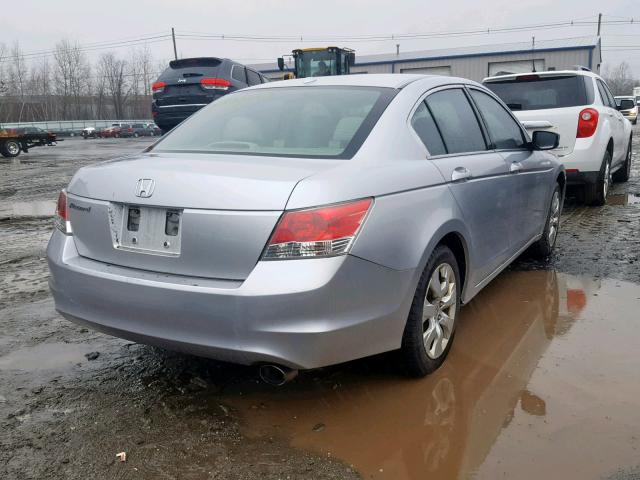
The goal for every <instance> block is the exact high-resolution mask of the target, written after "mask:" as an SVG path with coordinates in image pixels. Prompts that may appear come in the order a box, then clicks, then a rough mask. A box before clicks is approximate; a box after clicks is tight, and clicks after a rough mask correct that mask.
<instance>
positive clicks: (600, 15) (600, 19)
mask: <svg viewBox="0 0 640 480" xmlns="http://www.w3.org/2000/svg"><path fill="white" fill-rule="evenodd" d="M601 24H602V14H601V13H599V14H598V36H600V25H601Z"/></svg>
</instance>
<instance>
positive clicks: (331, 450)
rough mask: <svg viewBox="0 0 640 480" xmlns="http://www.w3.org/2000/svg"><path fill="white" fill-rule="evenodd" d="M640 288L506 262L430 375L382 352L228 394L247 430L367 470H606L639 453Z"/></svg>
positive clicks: (382, 473) (439, 473)
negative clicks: (397, 364)
mask: <svg viewBox="0 0 640 480" xmlns="http://www.w3.org/2000/svg"><path fill="white" fill-rule="evenodd" d="M639 298H640V288H638V286H635V285H632V284H628V283H625V282H618V281H614V280H602V281H599V280H591V279H585V278H578V277H573V276H569V275H564V274H556V273H554V272H548V271H533V272H507V273H505V274H503V275H501V276H500V277H498V278H497V279H496V280H495V281H494V282H493V283H492V284H491V285H490V286H489V287H487V288H486V289H485V290H484V291H483V292H482V293H481V294H480V295H479V296H478V297H477V298H476V299H475V300H473V301H472V302H471V303H470V304H469V305H468V306H467V307H465V308H464V309H463V310H462V316H461V321H460V324H459V326H458V331H457V333H456V336H457V339H456V341H455V343H454V345H453V349H452V351H451V353H450V355H449V357H448V359H447V360H446V362H445V363H444V365H443V367H442V368H440V369H439V370H438V371H437V372H435V373H434V374H432V375H431V376H429V377H427V378H424V379H417V380H413V379H406V378H403V377H401V376H399V375H398V374H397V372H395V371H393V370H392V369H391V368H390V367H387V365H386V364H387V363H391V362H388V359H389V357H388V356H385V355H382V356H379V357H377V358H374V359H365V360H362V361H357V362H351V363H349V364H345V365H342V366H337V367H331V368H327V369H323V370H319V371H316V372H307V373H305V374H303V375H301V376H300V377H299V379H298V380H296V381H294V382H293V383H291V384H287V385H286V386H284V387H282V388H280V389H275V390H274V389H272V388H268V387H266V386H264V385H256V386H247V385H244V386H243V387H242V395H238V394H237V393H238V392H228V394H227V395H226V398H225V400H226V401H227V402H228V403H231V404H232V405H235V406H236V407H237V408H238V409H239V410H240V412H242V413H243V414H244V415H245V420H246V421H245V433H246V434H247V435H248V436H251V437H272V436H274V435H280V436H283V437H286V438H289V439H290V441H291V443H292V445H294V446H296V447H299V448H303V449H307V450H312V451H316V452H320V453H323V454H325V455H331V456H334V457H338V458H340V459H342V460H343V461H345V462H346V463H347V464H351V465H353V466H354V467H355V468H356V469H358V471H359V472H360V473H361V474H362V475H363V478H392V479H415V478H460V477H465V478H466V477H468V476H474V477H477V478H496V477H497V476H498V475H499V476H504V478H534V477H535V478H539V477H543V478H544V477H545V476H546V477H547V478H594V477H599V476H600V475H602V474H606V473H607V472H611V471H613V470H617V469H618V468H619V467H621V466H625V465H629V464H634V465H635V464H636V463H637V459H638V455H637V450H635V449H637V448H638V447H640V437H639V436H638V425H640V408H638V407H639V406H640V403H639V401H638V398H640V382H638V379H639V378H640V377H639V374H638V363H639V362H638V360H639V358H640V356H639V355H638V353H637V351H638V350H637V345H638V344H639V343H640V329H638V328H637V325H636V322H635V321H634V320H637V318H638V311H640V300H639ZM362 341H366V338H363V339H362ZM319 424H321V425H323V428H314V426H317V425H319Z"/></svg>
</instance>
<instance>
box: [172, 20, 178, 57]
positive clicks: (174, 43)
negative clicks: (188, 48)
mask: <svg viewBox="0 0 640 480" xmlns="http://www.w3.org/2000/svg"><path fill="white" fill-rule="evenodd" d="M171 38H172V39H173V56H174V57H175V59H176V60H177V59H178V49H177V48H176V31H175V30H174V29H173V27H171Z"/></svg>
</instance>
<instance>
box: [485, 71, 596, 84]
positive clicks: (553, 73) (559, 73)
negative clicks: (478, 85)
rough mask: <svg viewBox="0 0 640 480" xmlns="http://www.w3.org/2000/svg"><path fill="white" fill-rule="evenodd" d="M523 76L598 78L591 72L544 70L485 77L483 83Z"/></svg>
mask: <svg viewBox="0 0 640 480" xmlns="http://www.w3.org/2000/svg"><path fill="white" fill-rule="evenodd" d="M523 75H538V76H540V77H553V76H563V75H582V76H586V77H599V75H598V74H597V73H594V72H592V71H591V70H545V71H544V72H522V73H509V74H506V75H496V76H494V77H487V78H485V79H484V80H482V81H483V82H497V81H500V80H513V79H514V78H517V77H521V76H523Z"/></svg>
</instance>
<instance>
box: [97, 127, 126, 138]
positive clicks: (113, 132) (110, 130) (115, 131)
mask: <svg viewBox="0 0 640 480" xmlns="http://www.w3.org/2000/svg"><path fill="white" fill-rule="evenodd" d="M98 135H99V136H100V137H101V138H129V137H133V136H134V129H133V127H132V126H131V124H129V123H114V124H112V125H111V126H110V127H107V128H105V129H103V130H100V132H98Z"/></svg>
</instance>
